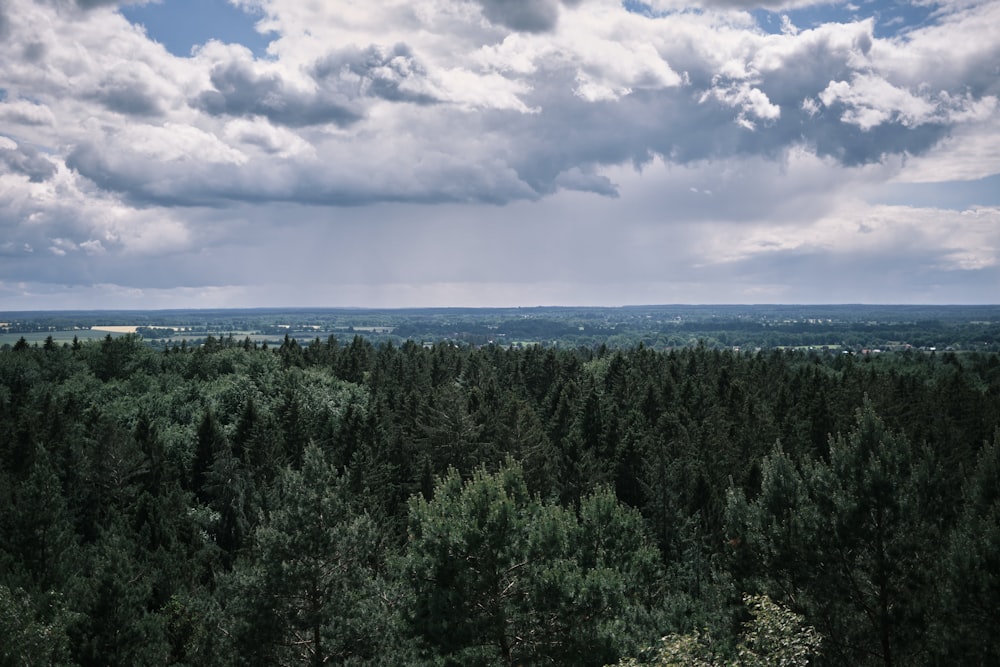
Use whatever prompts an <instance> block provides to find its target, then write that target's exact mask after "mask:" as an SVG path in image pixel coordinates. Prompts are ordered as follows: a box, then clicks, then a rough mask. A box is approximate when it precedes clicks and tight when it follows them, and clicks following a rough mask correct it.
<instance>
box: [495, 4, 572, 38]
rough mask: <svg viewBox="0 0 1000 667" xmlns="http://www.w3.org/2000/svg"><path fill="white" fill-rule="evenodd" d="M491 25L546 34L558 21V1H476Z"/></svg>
mask: <svg viewBox="0 0 1000 667" xmlns="http://www.w3.org/2000/svg"><path fill="white" fill-rule="evenodd" d="M476 1H477V2H478V3H479V4H480V5H481V6H482V8H483V15H484V16H485V17H486V18H487V19H489V20H490V21H491V22H493V23H497V24H499V25H502V26H506V27H508V28H510V29H511V30H518V31H521V32H548V31H550V30H552V29H553V28H555V27H556V23H557V22H558V21H559V2H558V0H476Z"/></svg>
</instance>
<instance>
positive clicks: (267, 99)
mask: <svg viewBox="0 0 1000 667" xmlns="http://www.w3.org/2000/svg"><path fill="white" fill-rule="evenodd" d="M241 55H242V56H243V57H241V58H236V59H233V60H230V61H228V62H223V63H218V64H216V65H214V66H213V67H212V70H211V73H210V74H209V78H210V80H211V83H212V88H211V89H209V90H206V91H203V92H202V93H200V94H199V95H198V96H197V98H196V99H195V101H194V103H195V105H196V106H197V107H198V108H200V109H202V110H203V111H205V112H206V113H208V114H211V115H213V116H221V115H227V116H263V117H265V118H267V119H268V120H270V121H272V122H274V123H278V124H280V125H288V126H291V127H304V126H308V125H322V124H325V123H333V124H336V125H349V124H351V123H353V122H355V121H357V120H358V119H359V118H360V111H359V110H358V109H357V108H354V107H353V105H352V104H351V101H350V100H349V99H348V98H347V97H346V96H344V95H341V94H340V93H339V91H336V90H324V89H322V88H321V89H318V90H317V89H313V90H310V89H308V88H304V87H300V86H296V85H295V84H294V83H292V82H290V81H288V80H286V79H285V78H284V76H283V75H282V74H281V73H280V72H279V71H276V70H273V69H272V70H271V71H268V68H266V67H262V66H259V65H258V64H256V63H255V62H254V61H253V60H252V59H251V58H249V57H247V54H241Z"/></svg>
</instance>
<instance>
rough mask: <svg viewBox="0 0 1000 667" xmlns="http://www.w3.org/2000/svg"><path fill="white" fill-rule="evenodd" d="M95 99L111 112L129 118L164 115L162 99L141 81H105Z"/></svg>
mask: <svg viewBox="0 0 1000 667" xmlns="http://www.w3.org/2000/svg"><path fill="white" fill-rule="evenodd" d="M94 97H95V99H97V100H98V101H99V102H100V103H101V104H103V105H104V106H105V107H107V108H108V109H110V110H111V111H115V112H117V113H121V114H125V115H127V116H159V115H160V114H162V113H163V108H162V106H161V103H160V99H159V98H158V97H157V96H156V95H154V94H153V93H152V92H151V91H149V90H148V89H147V87H146V86H145V85H144V84H143V83H142V82H140V81H130V80H122V79H119V80H109V81H105V82H103V83H102V84H101V85H100V88H99V89H98V91H97V92H96V93H95V95H94Z"/></svg>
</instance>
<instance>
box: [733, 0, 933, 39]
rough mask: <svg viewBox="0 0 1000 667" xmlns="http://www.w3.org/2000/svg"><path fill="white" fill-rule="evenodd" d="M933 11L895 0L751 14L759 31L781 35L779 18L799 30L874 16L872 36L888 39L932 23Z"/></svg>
mask: <svg viewBox="0 0 1000 667" xmlns="http://www.w3.org/2000/svg"><path fill="white" fill-rule="evenodd" d="M936 10H937V6H936V5H927V6H922V5H915V4H912V3H910V2H901V1H898V0H869V1H867V2H841V3H836V4H827V5H813V6H811V7H804V8H802V9H791V10H782V11H770V10H767V9H755V10H753V11H752V12H751V14H753V16H754V18H756V19H757V24H758V25H759V26H760V27H761V29H762V30H765V31H766V32H769V33H771V34H777V33H780V32H781V22H782V20H781V17H782V16H787V17H788V18H789V20H791V22H792V25H794V26H795V27H796V28H798V29H799V30H808V29H810V28H815V27H817V26H819V25H822V24H824V23H850V22H852V21H863V20H864V19H867V18H869V17H874V18H875V37H877V38H888V37H896V36H898V35H902V34H905V33H906V32H909V31H911V30H913V29H915V28H919V27H921V26H924V25H927V24H929V23H932V22H933V15H934V12H935V11H936Z"/></svg>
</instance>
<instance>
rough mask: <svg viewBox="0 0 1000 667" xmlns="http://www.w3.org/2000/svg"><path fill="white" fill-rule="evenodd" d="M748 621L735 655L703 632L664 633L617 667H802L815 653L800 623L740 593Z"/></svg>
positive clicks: (815, 641)
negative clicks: (656, 642) (638, 655)
mask: <svg viewBox="0 0 1000 667" xmlns="http://www.w3.org/2000/svg"><path fill="white" fill-rule="evenodd" d="M743 603H744V605H746V606H747V607H749V611H750V616H751V619H750V620H749V621H747V622H745V623H744V624H743V631H742V632H741V633H740V637H739V641H738V643H737V646H736V651H735V653H736V654H735V656H728V657H727V656H726V655H725V651H721V650H720V648H721V647H719V646H717V645H716V644H715V643H714V642H713V641H712V639H711V637H710V636H709V635H707V634H704V633H699V632H693V633H691V634H685V635H677V634H673V635H668V636H666V637H664V638H663V639H662V640H661V642H660V644H658V645H657V646H655V647H653V648H652V649H650V650H649V651H647V655H645V656H643V657H641V658H624V659H622V660H620V661H619V662H618V667H640V665H650V666H651V667H805V666H806V665H808V664H809V663H810V661H811V660H812V659H813V658H814V657H815V656H816V655H817V654H818V653H819V651H820V647H821V645H822V638H821V637H820V634H819V633H818V632H816V629H815V628H813V627H812V626H811V625H805V619H803V617H802V616H800V615H799V614H796V613H794V612H793V611H791V610H790V609H788V608H787V607H783V606H781V605H779V604H776V603H775V602H773V601H772V600H771V599H770V598H769V597H767V596H766V595H744V596H743Z"/></svg>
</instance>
